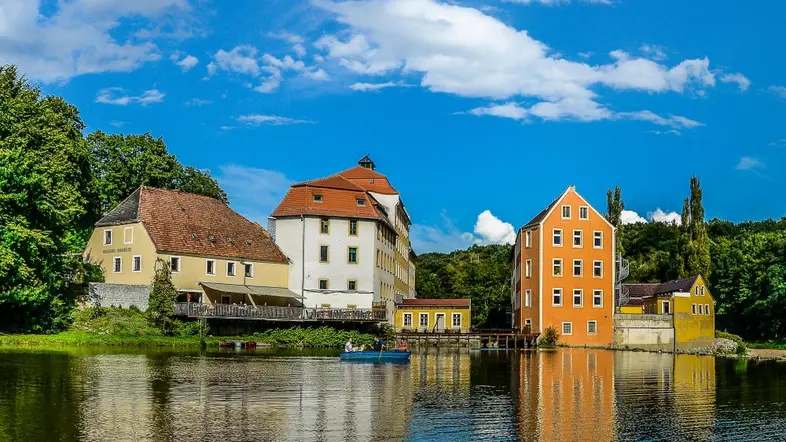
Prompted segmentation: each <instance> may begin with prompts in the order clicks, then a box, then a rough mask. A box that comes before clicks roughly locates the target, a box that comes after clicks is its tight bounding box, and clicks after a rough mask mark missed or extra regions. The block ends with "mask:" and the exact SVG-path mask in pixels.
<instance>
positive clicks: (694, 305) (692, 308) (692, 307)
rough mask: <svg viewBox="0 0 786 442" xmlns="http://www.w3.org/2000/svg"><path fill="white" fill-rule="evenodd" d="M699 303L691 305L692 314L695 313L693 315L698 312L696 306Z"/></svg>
mask: <svg viewBox="0 0 786 442" xmlns="http://www.w3.org/2000/svg"><path fill="white" fill-rule="evenodd" d="M697 305H698V304H696V303H693V304H691V305H690V312H691V314H693V315H695V314H696V306H697Z"/></svg>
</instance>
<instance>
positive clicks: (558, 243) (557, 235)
mask: <svg viewBox="0 0 786 442" xmlns="http://www.w3.org/2000/svg"><path fill="white" fill-rule="evenodd" d="M552 233H553V234H552V240H551V244H552V245H553V246H554V247H562V229H554V231H553V232H552Z"/></svg>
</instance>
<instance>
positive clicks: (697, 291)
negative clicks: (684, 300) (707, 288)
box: [696, 286, 699, 296]
mask: <svg viewBox="0 0 786 442" xmlns="http://www.w3.org/2000/svg"><path fill="white" fill-rule="evenodd" d="M696 296H699V286H696Z"/></svg>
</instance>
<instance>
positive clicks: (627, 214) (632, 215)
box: [620, 210, 647, 224]
mask: <svg viewBox="0 0 786 442" xmlns="http://www.w3.org/2000/svg"><path fill="white" fill-rule="evenodd" d="M620 221H621V222H622V224H636V223H646V222H647V220H646V219H644V218H643V217H642V216H640V215H639V214H638V213H636V212H634V211H632V210H623V211H622V216H620Z"/></svg>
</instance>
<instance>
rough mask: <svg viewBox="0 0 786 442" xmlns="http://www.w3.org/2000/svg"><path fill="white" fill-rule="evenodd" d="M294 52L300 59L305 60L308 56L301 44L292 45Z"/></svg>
mask: <svg viewBox="0 0 786 442" xmlns="http://www.w3.org/2000/svg"><path fill="white" fill-rule="evenodd" d="M292 50H293V51H295V54H297V56H298V57H300V58H303V57H305V56H306V47H305V46H303V45H302V44H300V43H297V44H294V45H292Z"/></svg>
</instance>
